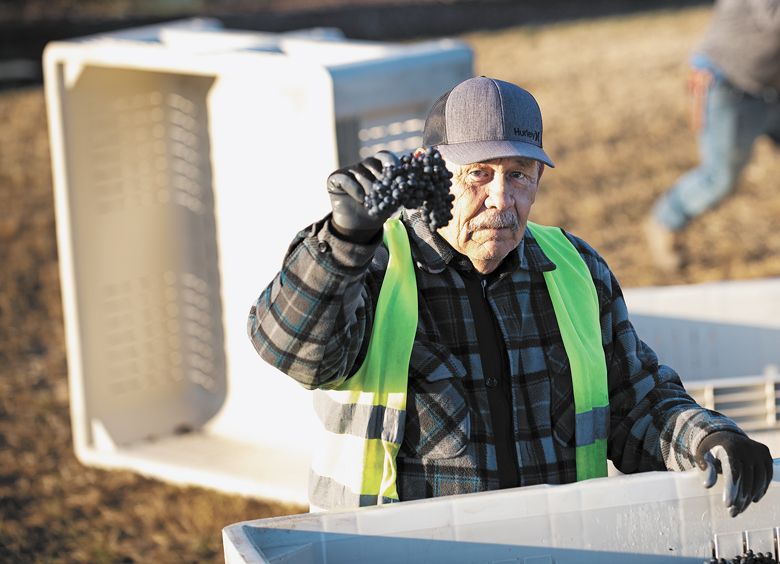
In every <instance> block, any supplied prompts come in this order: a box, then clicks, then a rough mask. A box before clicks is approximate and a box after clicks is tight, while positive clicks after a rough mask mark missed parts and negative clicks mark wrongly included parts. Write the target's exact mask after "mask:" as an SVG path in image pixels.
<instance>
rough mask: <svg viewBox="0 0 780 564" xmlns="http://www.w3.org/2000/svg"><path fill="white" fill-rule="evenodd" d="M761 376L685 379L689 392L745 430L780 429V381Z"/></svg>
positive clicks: (701, 402) (697, 399)
mask: <svg viewBox="0 0 780 564" xmlns="http://www.w3.org/2000/svg"><path fill="white" fill-rule="evenodd" d="M775 378H776V377H775V376H773V377H772V378H765V377H745V378H731V379H729V380H724V381H718V380H708V381H705V382H686V384H685V386H686V389H687V390H688V392H689V393H690V395H691V396H692V397H693V398H694V399H695V400H696V401H697V402H698V403H700V404H701V405H703V406H704V407H706V408H708V409H713V410H715V411H718V412H720V413H722V414H724V415H726V416H728V417H730V418H731V419H733V420H734V421H736V422H737V424H739V425H740V427H742V428H743V429H744V430H746V431H758V430H767V429H780V380H775Z"/></svg>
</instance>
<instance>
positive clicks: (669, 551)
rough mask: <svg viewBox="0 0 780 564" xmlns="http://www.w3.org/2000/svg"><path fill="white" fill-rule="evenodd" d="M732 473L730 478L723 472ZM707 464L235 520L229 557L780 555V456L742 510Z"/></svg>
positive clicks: (393, 561)
mask: <svg viewBox="0 0 780 564" xmlns="http://www.w3.org/2000/svg"><path fill="white" fill-rule="evenodd" d="M721 482H722V480H721ZM721 496H722V483H718V484H716V485H715V487H714V488H712V489H710V490H706V489H704V487H703V486H702V485H701V476H700V472H699V471H698V470H692V471H689V472H648V473H646V474H637V475H633V476H617V477H611V478H600V479H596V480H589V481H586V482H580V483H575V484H567V485H563V486H533V487H527V488H515V489H510V490H502V491H497V492H485V493H478V494H468V495H461V496H450V497H441V498H434V499H430V500H422V501H410V502H405V503H399V504H392V505H384V506H378V507H370V508H364V509H358V510H354V511H343V512H333V513H312V514H303V515H293V516H289V517H277V518H272V519H259V520H256V521H247V522H243V523H236V524H234V525H230V526H228V527H225V528H224V529H223V531H222V539H223V544H224V549H225V561H226V562H227V564H249V563H258V562H268V563H282V562H284V563H285V564H329V563H338V564H362V563H364V562H370V563H371V564H397V563H399V562H425V563H427V564H466V563H474V564H499V563H501V564H509V563H526V564H568V563H572V564H581V563H583V562H584V563H594V564H607V563H612V564H650V563H655V562H670V563H673V562H689V563H691V564H703V563H706V562H709V560H710V558H711V557H712V556H713V549H717V554H718V556H720V557H726V558H728V559H729V561H730V559H731V558H733V557H734V556H735V555H737V554H742V553H743V552H747V550H753V551H754V553H758V552H763V553H772V554H773V555H774V556H777V550H778V540H780V531H779V530H778V526H780V459H778V460H775V465H774V480H773V481H772V484H771V485H770V486H769V490H768V491H767V493H766V495H765V496H764V498H763V499H762V500H761V501H760V502H759V503H757V504H754V505H751V506H750V507H748V509H747V510H746V511H745V512H744V513H742V514H741V515H739V516H737V517H736V518H731V517H729V515H728V513H727V511H726V509H725V507H724V506H723V503H722V499H721Z"/></svg>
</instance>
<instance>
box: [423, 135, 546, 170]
mask: <svg viewBox="0 0 780 564" xmlns="http://www.w3.org/2000/svg"><path fill="white" fill-rule="evenodd" d="M436 148H437V149H438V150H439V153H441V156H442V157H444V160H445V161H449V162H451V163H455V164H457V165H466V164H471V163H478V162H482V161H489V160H492V159H501V158H506V157H525V158H527V159H534V160H535V161H541V162H543V163H544V164H546V165H547V166H549V167H551V168H555V165H554V164H553V162H552V159H550V157H548V156H547V153H545V152H544V150H543V149H542V148H541V147H537V146H536V145H532V144H530V143H523V142H522V141H469V142H466V143H453V144H450V145H437V146H436Z"/></svg>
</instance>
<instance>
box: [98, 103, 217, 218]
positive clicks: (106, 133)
mask: <svg viewBox="0 0 780 564" xmlns="http://www.w3.org/2000/svg"><path fill="white" fill-rule="evenodd" d="M201 111H202V108H199V107H198V104H197V103H195V102H194V101H193V100H189V99H187V98H186V97H184V96H181V95H179V94H175V93H167V94H164V93H162V92H159V91H149V92H139V93H136V94H132V95H126V96H121V97H119V98H117V99H115V100H114V101H113V102H112V103H111V104H108V105H105V106H103V107H102V109H101V108H96V111H95V112H94V113H93V114H92V115H91V116H90V118H89V129H88V130H89V131H90V132H94V133H92V134H91V136H92V142H91V151H90V152H91V163H92V171H91V176H92V178H91V181H92V183H93V185H94V186H95V188H96V191H95V192H96V194H97V197H96V200H95V205H96V206H97V211H98V212H99V213H101V214H107V213H117V212H122V211H123V210H124V209H126V208H128V207H149V206H151V205H154V204H167V203H168V202H169V201H171V200H173V201H174V202H175V203H176V204H179V205H182V206H184V207H186V208H188V209H189V210H190V211H192V212H194V213H198V214H201V213H204V211H205V210H206V207H207V206H206V204H205V203H204V201H203V193H204V184H208V183H210V178H209V175H210V170H209V166H208V164H204V163H203V162H202V161H203V160H204V159H203V155H204V151H203V148H204V143H207V142H208V141H207V139H208V131H206V130H205V129H204V128H203V126H202V123H203V121H204V117H203V116H202V115H200V113H201ZM205 154H208V153H205Z"/></svg>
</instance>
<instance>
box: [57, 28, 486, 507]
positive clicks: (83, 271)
mask: <svg viewBox="0 0 780 564" xmlns="http://www.w3.org/2000/svg"><path fill="white" fill-rule="evenodd" d="M44 71H45V92H46V100H47V107H48V114H49V123H50V133H51V152H52V161H53V170H54V195H55V204H56V222H57V237H58V244H59V260H60V268H61V281H62V296H63V305H64V315H65V324H66V335H67V350H68V364H69V381H70V397H71V416H72V425H73V435H74V441H75V447H76V453H77V455H78V457H79V459H80V460H81V461H83V462H84V463H86V464H94V465H99V466H104V467H114V468H129V469H134V470H137V471H140V472H142V473H145V474H149V475H153V476H157V477H160V478H163V479H167V480H171V481H176V482H181V483H190V484H201V485H206V486H211V487H214V488H218V489H221V490H224V491H231V492H238V493H242V494H248V495H257V496H264V497H268V498H276V499H282V500H289V501H298V502H305V501H306V477H307V469H308V451H309V444H308V442H309V439H308V437H309V433H308V430H309V429H310V428H311V426H312V424H313V421H312V412H311V409H310V398H309V396H308V394H307V393H306V392H305V391H304V390H303V389H301V388H299V387H298V386H297V385H295V384H293V383H292V382H291V381H288V379H287V378H286V377H285V376H283V375H282V374H281V373H279V372H277V371H275V370H274V369H272V368H270V367H269V366H267V365H265V364H264V363H263V362H262V361H261V360H260V358H259V357H258V356H257V355H256V353H255V352H254V350H253V349H252V346H251V343H250V342H249V339H248V338H247V336H246V319H247V315H248V312H249V308H250V306H251V305H252V303H253V302H254V300H255V299H256V297H257V296H258V295H259V293H260V291H261V290H262V289H263V287H264V286H265V285H266V284H267V283H269V282H270V281H271V279H272V278H273V276H274V273H275V272H276V271H277V270H278V269H279V267H280V265H281V260H282V257H283V255H284V252H285V250H286V247H287V244H288V243H289V241H290V240H291V238H292V236H293V235H294V234H295V232H296V231H297V230H298V229H300V228H302V227H304V226H305V225H306V224H307V223H308V222H311V221H314V220H316V219H318V218H320V217H323V216H324V215H325V214H326V213H327V211H328V210H329V206H328V201H327V196H326V193H325V190H324V182H325V178H326V176H327V175H328V173H330V172H331V171H333V170H335V169H336V168H338V167H339V165H343V164H348V163H353V162H356V161H357V160H358V159H360V158H362V157H363V156H366V155H369V154H373V153H374V152H376V151H377V150H379V149H382V148H385V149H390V150H392V151H395V152H396V153H399V154H400V153H403V152H406V151H409V150H411V149H414V148H416V147H417V146H419V145H420V144H421V130H422V125H423V120H424V117H425V114H426V112H427V109H428V108H429V107H430V106H431V105H432V104H433V102H434V101H435V100H436V98H437V97H438V96H439V95H440V94H441V93H443V92H444V91H446V90H447V89H449V88H451V87H452V86H454V85H455V84H457V83H458V82H460V81H461V80H463V79H465V78H468V77H470V76H472V74H473V71H472V53H471V51H470V49H469V48H468V47H466V46H465V45H464V44H463V43H460V42H457V41H451V40H437V41H428V42H418V43H405V44H395V43H392V44H391V43H377V42H365V41H351V40H347V39H345V38H344V37H343V36H342V34H341V33H340V32H338V31H337V30H333V29H313V30H302V31H299V32H295V33H286V34H267V33H250V32H239V31H235V30H232V31H231V30H224V29H220V26H219V24H218V23H217V22H215V21H209V20H186V21H182V22H177V23H173V24H170V25H162V26H152V27H145V28H137V29H131V30H126V31H122V32H117V33H111V34H106V35H98V36H93V37H87V38H83V39H78V40H72V41H63V42H55V43H51V44H49V45H48V46H47V48H46V51H45V55H44Z"/></svg>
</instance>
